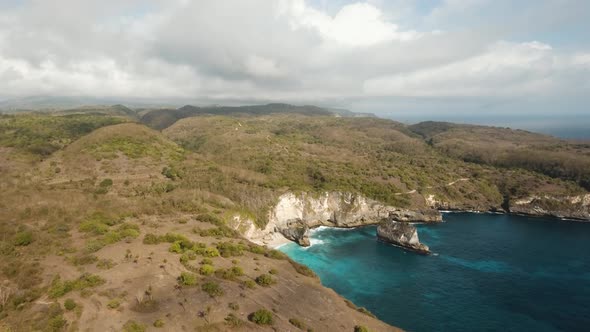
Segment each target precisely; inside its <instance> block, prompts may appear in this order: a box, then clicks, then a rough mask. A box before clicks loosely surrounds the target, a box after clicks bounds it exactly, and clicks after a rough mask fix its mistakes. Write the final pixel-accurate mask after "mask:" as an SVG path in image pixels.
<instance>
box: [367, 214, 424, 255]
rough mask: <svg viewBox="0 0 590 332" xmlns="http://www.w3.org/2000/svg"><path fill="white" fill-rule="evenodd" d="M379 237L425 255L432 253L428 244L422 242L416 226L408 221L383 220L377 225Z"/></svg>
mask: <svg viewBox="0 0 590 332" xmlns="http://www.w3.org/2000/svg"><path fill="white" fill-rule="evenodd" d="M377 238H378V239H379V240H381V241H384V242H387V243H391V244H394V245H396V246H400V247H402V248H404V249H408V250H411V251H415V252H417V253H420V254H423V255H427V254H430V250H429V248H428V246H426V245H424V244H422V243H420V240H419V239H418V230H417V229H416V227H414V226H413V225H411V224H409V223H407V222H396V221H392V220H385V221H383V222H381V223H380V224H379V226H378V227H377Z"/></svg>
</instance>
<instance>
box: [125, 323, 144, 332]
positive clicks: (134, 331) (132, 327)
mask: <svg viewBox="0 0 590 332" xmlns="http://www.w3.org/2000/svg"><path fill="white" fill-rule="evenodd" d="M145 329H146V328H145V325H142V324H140V323H138V322H136V321H133V320H129V321H127V322H126V323H125V325H123V331H124V332H144V331H145Z"/></svg>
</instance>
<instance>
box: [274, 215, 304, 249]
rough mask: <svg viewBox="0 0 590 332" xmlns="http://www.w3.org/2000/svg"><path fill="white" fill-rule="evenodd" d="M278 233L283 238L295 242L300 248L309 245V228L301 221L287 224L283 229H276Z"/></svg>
mask: <svg viewBox="0 0 590 332" xmlns="http://www.w3.org/2000/svg"><path fill="white" fill-rule="evenodd" d="M278 231H279V232H280V233H281V234H283V236H284V237H285V238H287V239H289V240H291V241H293V242H296V243H297V244H299V245H300V246H303V247H309V246H310V244H311V242H310V241H309V227H308V226H307V225H306V224H305V223H304V222H303V221H301V220H297V221H294V222H291V223H288V224H287V225H285V226H284V227H280V228H278Z"/></svg>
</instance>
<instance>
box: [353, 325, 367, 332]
mask: <svg viewBox="0 0 590 332" xmlns="http://www.w3.org/2000/svg"><path fill="white" fill-rule="evenodd" d="M354 332H369V329H368V328H366V327H364V326H362V325H357V326H355V327H354Z"/></svg>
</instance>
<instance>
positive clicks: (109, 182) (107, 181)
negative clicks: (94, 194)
mask: <svg viewBox="0 0 590 332" xmlns="http://www.w3.org/2000/svg"><path fill="white" fill-rule="evenodd" d="M112 185H113V180H111V179H104V180H102V181H101V182H100V184H99V186H100V187H101V188H108V187H110V186H112Z"/></svg>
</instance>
